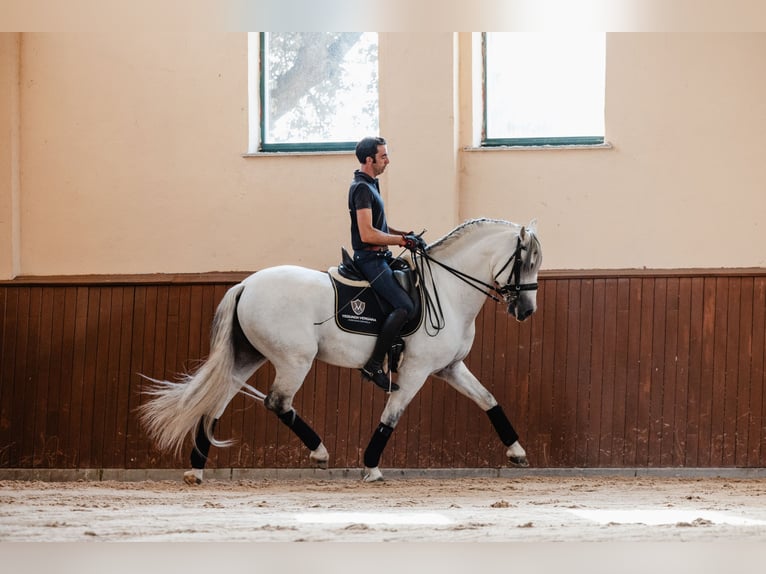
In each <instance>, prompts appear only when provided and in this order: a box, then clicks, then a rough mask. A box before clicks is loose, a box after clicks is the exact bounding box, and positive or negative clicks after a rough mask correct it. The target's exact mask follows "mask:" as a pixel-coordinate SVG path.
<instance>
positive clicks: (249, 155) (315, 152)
mask: <svg viewBox="0 0 766 574" xmlns="http://www.w3.org/2000/svg"><path fill="white" fill-rule="evenodd" d="M353 153H354V150H313V151H309V150H303V151H284V150H282V151H257V152H252V153H250V152H248V153H243V154H242V157H243V158H245V159H247V158H253V157H296V156H303V155H307V156H322V155H352V154H353Z"/></svg>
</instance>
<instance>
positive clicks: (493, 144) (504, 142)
mask: <svg viewBox="0 0 766 574" xmlns="http://www.w3.org/2000/svg"><path fill="white" fill-rule="evenodd" d="M487 94H488V90H487V32H481V106H482V110H481V122H482V124H481V139H480V142H479V145H480V147H482V148H497V147H545V146H555V147H567V146H583V147H603V146H605V145H607V141H606V134H604V135H603V136H562V137H555V136H553V137H522V138H488V137H487ZM604 95H605V96H606V94H604Z"/></svg>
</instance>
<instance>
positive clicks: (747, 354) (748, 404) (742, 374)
mask: <svg viewBox="0 0 766 574" xmlns="http://www.w3.org/2000/svg"><path fill="white" fill-rule="evenodd" d="M740 283H741V286H740V289H741V298H740V301H741V307H740V309H739V317H740V320H739V348H738V356H737V358H736V361H737V364H736V374H737V399H736V403H737V415H736V425H735V429H734V430H735V433H736V438H735V444H734V455H733V460H732V464H733V465H735V466H738V467H745V466H747V458H748V451H749V448H748V443H749V442H750V417H751V415H752V412H753V405H752V397H751V389H752V382H753V381H752V374H751V368H752V358H753V314H754V309H753V297H754V289H755V282H754V281H753V278H752V277H743V278H742V279H741V281H740Z"/></svg>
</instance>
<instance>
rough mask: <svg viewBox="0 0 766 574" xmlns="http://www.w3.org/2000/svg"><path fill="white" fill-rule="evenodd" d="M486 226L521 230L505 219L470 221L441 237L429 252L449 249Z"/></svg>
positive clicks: (518, 226)
mask: <svg viewBox="0 0 766 574" xmlns="http://www.w3.org/2000/svg"><path fill="white" fill-rule="evenodd" d="M485 225H507V226H509V227H513V228H515V229H516V230H517V231H520V230H521V227H522V226H521V225H519V224H518V223H513V222H511V221H505V220H504V219H489V218H486V217H481V218H478V219H469V220H468V221H465V222H463V223H461V224H460V225H458V226H457V227H456V228H455V229H453V230H452V231H450V232H449V233H448V234H447V235H445V236H444V237H441V238H440V239H437V240H436V241H434V242H433V243H431V244H430V245H429V246H428V251H429V252H430V251H431V250H436V251H438V250H439V249H441V248H442V247H447V246H448V245H451V244H452V243H454V242H455V241H456V240H457V239H459V238H460V237H462V236H463V235H465V234H467V233H470V232H471V231H473V230H474V229H476V228H478V227H483V226H485Z"/></svg>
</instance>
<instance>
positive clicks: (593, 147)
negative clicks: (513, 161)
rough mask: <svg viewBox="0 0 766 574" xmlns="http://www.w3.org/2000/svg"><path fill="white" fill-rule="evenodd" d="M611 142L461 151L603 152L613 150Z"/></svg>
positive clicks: (482, 147)
mask: <svg viewBox="0 0 766 574" xmlns="http://www.w3.org/2000/svg"><path fill="white" fill-rule="evenodd" d="M613 148H614V146H613V145H612V143H611V142H607V141H605V142H604V143H600V144H546V145H493V146H479V147H474V146H470V147H464V148H463V151H467V152H481V151H539V150H584V149H585V150H603V149H613Z"/></svg>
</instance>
